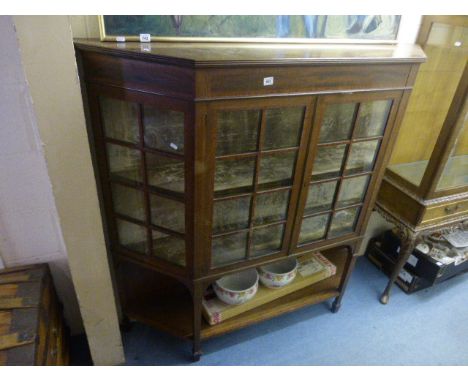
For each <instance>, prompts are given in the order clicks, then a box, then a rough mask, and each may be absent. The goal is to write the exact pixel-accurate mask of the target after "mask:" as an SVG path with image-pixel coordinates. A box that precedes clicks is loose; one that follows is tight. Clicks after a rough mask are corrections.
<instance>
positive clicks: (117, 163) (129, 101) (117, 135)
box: [88, 85, 192, 273]
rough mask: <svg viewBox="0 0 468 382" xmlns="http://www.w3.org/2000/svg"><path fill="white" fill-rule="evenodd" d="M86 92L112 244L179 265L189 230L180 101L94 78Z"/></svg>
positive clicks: (184, 112)
mask: <svg viewBox="0 0 468 382" xmlns="http://www.w3.org/2000/svg"><path fill="white" fill-rule="evenodd" d="M88 98H89V104H90V112H91V118H92V125H93V135H94V138H95V139H94V145H95V146H96V150H95V151H96V153H97V158H96V159H97V164H98V166H99V173H100V183H101V189H102V192H103V200H104V203H105V207H106V215H107V225H108V228H109V230H108V231H109V236H110V245H111V249H112V251H113V252H117V253H118V254H119V255H122V256H128V257H132V258H134V259H136V260H137V261H142V262H151V263H152V264H156V266H160V267H163V268H164V267H166V268H167V267H169V268H172V269H176V270H178V271H179V272H181V273H182V272H184V271H185V270H184V268H185V266H186V265H187V263H188V261H189V260H190V257H189V256H188V252H187V250H186V247H188V245H187V243H186V239H187V240H189V233H190V232H191V230H192V225H191V221H190V219H189V216H188V215H189V213H186V209H187V208H186V205H187V203H188V201H190V193H189V192H186V191H187V186H186V183H187V182H188V181H189V180H190V179H191V178H192V175H191V172H190V171H189V169H190V167H187V165H186V162H187V160H188V159H187V157H188V156H189V154H190V152H191V150H192V144H191V138H190V134H191V133H190V130H191V129H190V128H189V126H190V123H191V115H192V114H191V111H190V109H189V106H188V104H187V103H185V102H183V101H174V100H172V99H170V98H165V97H158V96H154V95H144V94H142V93H138V92H131V91H127V90H124V89H113V88H108V87H104V86H97V85H93V86H88Z"/></svg>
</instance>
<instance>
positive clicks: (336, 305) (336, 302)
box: [331, 297, 341, 313]
mask: <svg viewBox="0 0 468 382" xmlns="http://www.w3.org/2000/svg"><path fill="white" fill-rule="evenodd" d="M340 308H341V300H339V297H337V298H335V300H333V304H332V307H331V311H332V313H337V312H338V311H339V310H340Z"/></svg>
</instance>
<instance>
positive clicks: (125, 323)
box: [120, 315, 133, 333]
mask: <svg viewBox="0 0 468 382" xmlns="http://www.w3.org/2000/svg"><path fill="white" fill-rule="evenodd" d="M132 326H133V325H132V322H131V321H130V319H129V318H128V317H127V316H126V315H123V316H122V320H121V322H120V330H121V331H122V332H124V333H128V332H129V331H130V330H131V329H132Z"/></svg>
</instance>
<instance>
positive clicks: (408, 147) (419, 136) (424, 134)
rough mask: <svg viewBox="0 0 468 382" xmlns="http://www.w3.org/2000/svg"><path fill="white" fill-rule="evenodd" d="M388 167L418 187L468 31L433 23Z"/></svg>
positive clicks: (466, 48)
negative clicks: (425, 57) (424, 57)
mask: <svg viewBox="0 0 468 382" xmlns="http://www.w3.org/2000/svg"><path fill="white" fill-rule="evenodd" d="M423 49H424V53H426V55H427V61H426V62H425V63H423V64H421V66H420V69H419V71H418V75H417V78H416V83H415V85H414V87H413V91H412V94H411V97H410V98H409V102H408V107H407V109H406V112H405V116H404V118H403V121H402V124H401V128H400V131H399V133H398V138H397V142H396V144H395V148H394V150H393V154H392V157H391V160H390V166H389V168H390V169H391V170H392V171H393V172H395V173H396V174H398V175H400V176H402V177H403V178H405V179H406V180H407V181H409V182H411V183H412V184H414V185H416V186H418V185H419V184H420V183H421V180H422V177H423V174H424V172H425V171H426V168H427V164H428V163H429V159H430V157H431V155H432V153H433V150H434V147H435V144H436V142H437V140H438V137H439V134H440V132H441V130H442V126H443V124H444V121H445V119H446V117H447V114H448V111H449V108H450V105H451V103H452V101H453V98H454V95H455V91H456V89H457V86H458V84H459V82H460V79H461V78H462V75H463V72H464V70H465V65H466V58H467V57H468V28H466V27H461V26H455V25H448V24H442V23H433V24H432V28H431V30H430V32H429V37H428V40H427V43H426V44H425V45H424V46H423Z"/></svg>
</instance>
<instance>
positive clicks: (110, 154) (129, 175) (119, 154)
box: [107, 143, 143, 182]
mask: <svg viewBox="0 0 468 382" xmlns="http://www.w3.org/2000/svg"><path fill="white" fill-rule="evenodd" d="M107 160H108V161H109V170H110V173H111V175H113V176H115V177H116V178H122V179H124V180H131V181H135V182H143V175H142V171H141V152H140V151H139V150H134V149H130V148H128V147H125V146H119V145H114V144H111V143H108V144H107Z"/></svg>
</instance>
